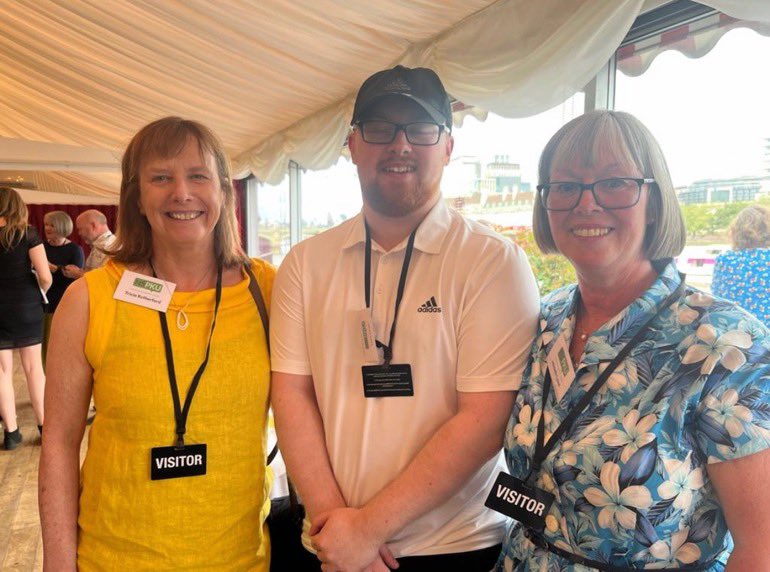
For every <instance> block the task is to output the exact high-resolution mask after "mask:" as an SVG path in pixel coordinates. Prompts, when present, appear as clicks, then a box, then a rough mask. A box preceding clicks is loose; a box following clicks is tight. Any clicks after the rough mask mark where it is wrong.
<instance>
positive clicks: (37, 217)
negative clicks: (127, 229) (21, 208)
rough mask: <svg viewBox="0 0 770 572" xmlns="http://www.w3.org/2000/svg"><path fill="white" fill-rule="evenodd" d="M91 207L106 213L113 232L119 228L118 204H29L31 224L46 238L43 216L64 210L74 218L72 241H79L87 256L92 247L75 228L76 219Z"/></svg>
mask: <svg viewBox="0 0 770 572" xmlns="http://www.w3.org/2000/svg"><path fill="white" fill-rule="evenodd" d="M90 209H96V210H98V211H101V212H102V213H104V216H106V217H107V226H109V227H110V230H111V231H112V232H115V229H116V228H117V217H118V207H117V206H116V205H27V210H28V211H29V224H30V225H31V226H34V227H35V228H36V229H37V230H38V232H39V233H40V238H42V239H43V240H45V232H44V230H43V217H44V216H45V214H46V213H49V212H51V211H64V212H65V213H67V214H68V215H70V218H72V225H73V230H72V234H71V235H70V236H69V237H68V238H69V239H70V240H71V241H72V242H76V243H78V244H79V245H80V246H82V247H83V252H85V254H86V256H88V253H89V252H90V250H91V248H90V247H89V246H88V245H87V244H86V243H85V242H84V241H83V239H82V238H80V236H78V231H77V230H76V229H75V226H74V225H75V219H76V218H77V217H78V215H79V214H80V213H82V212H83V211H87V210H90Z"/></svg>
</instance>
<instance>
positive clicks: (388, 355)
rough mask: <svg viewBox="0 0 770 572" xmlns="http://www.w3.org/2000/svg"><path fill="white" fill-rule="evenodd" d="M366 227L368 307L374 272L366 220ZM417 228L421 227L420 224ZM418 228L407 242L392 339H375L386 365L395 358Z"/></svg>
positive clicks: (392, 325) (365, 283) (365, 265)
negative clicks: (394, 342) (407, 279)
mask: <svg viewBox="0 0 770 572" xmlns="http://www.w3.org/2000/svg"><path fill="white" fill-rule="evenodd" d="M364 228H365V229H366V251H365V254H364V299H365V300H366V308H367V309H368V308H369V307H370V305H371V302H370V288H371V273H372V234H371V232H370V231H369V225H368V224H367V222H366V221H365V220H364ZM417 228H419V226H418V227H417ZM417 228H415V229H414V230H413V231H412V233H411V234H410V235H409V240H408V241H407V243H406V252H405V253H404V263H403V265H402V266H401V277H400V278H399V280H398V291H397V292H396V309H395V310H394V312H393V323H392V324H391V325H390V339H389V340H388V345H385V344H383V343H382V342H381V341H379V340H375V342H376V344H377V347H378V348H382V353H383V357H384V358H385V365H386V366H388V365H390V362H391V360H392V359H393V339H394V338H395V337H396V320H397V319H398V309H399V307H400V306H401V299H402V298H403V297H404V287H405V286H406V275H407V273H408V272H409V261H410V260H411V259H412V252H413V251H414V239H415V236H416V235H417Z"/></svg>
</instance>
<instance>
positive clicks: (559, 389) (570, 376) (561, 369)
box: [546, 336, 575, 402]
mask: <svg viewBox="0 0 770 572" xmlns="http://www.w3.org/2000/svg"><path fill="white" fill-rule="evenodd" d="M546 363H547V364H548V371H550V372H551V381H552V383H553V391H554V393H555V394H556V401H557V402H559V401H561V398H562V397H564V394H565V393H567V390H568V389H569V386H570V385H572V381H573V380H574V379H575V368H574V367H573V366H572V358H571V357H570V355H569V345H568V344H567V338H566V337H565V336H559V337H558V339H557V340H556V341H555V342H554V343H553V347H551V351H550V352H548V357H547V358H546Z"/></svg>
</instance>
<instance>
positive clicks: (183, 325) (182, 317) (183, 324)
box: [150, 263, 211, 332]
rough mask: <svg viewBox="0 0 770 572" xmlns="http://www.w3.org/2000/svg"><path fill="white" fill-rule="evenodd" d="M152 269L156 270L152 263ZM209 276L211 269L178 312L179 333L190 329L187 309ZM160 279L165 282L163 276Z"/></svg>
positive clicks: (177, 324) (177, 325)
mask: <svg viewBox="0 0 770 572" xmlns="http://www.w3.org/2000/svg"><path fill="white" fill-rule="evenodd" d="M150 267H151V268H153V271H155V270H154V268H155V267H154V266H153V265H152V263H151V264H150ZM156 274H157V273H156ZM209 275H211V270H210V269H209V270H208V272H206V273H205V274H204V275H203V276H202V277H201V279H200V280H199V281H198V283H197V284H196V285H195V288H193V289H192V295H191V296H190V297H189V298H188V299H187V302H185V303H184V306H182V307H181V308H179V309H178V310H177V311H176V327H177V329H178V330H179V331H181V332H184V331H185V330H186V329H187V328H189V327H190V318H188V317H187V312H186V310H187V307H188V306H189V305H190V303H191V302H192V301H193V299H194V298H195V296H197V295H198V293H199V292H200V290H199V288H200V287H201V286H202V285H203V283H204V282H205V281H206V278H208V277H209ZM158 278H160V279H161V280H163V278H161V276H158Z"/></svg>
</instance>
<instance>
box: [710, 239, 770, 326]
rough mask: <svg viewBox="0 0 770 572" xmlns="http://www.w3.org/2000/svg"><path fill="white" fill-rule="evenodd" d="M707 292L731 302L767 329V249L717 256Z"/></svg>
mask: <svg viewBox="0 0 770 572" xmlns="http://www.w3.org/2000/svg"><path fill="white" fill-rule="evenodd" d="M711 291H712V292H713V293H714V295H715V296H721V297H722V298H727V299H728V300H732V301H733V302H735V303H736V304H738V305H739V306H741V307H742V308H744V309H745V310H748V311H749V312H751V313H752V314H754V315H755V316H756V317H757V318H759V320H760V321H761V322H762V323H764V324H765V325H766V326H768V327H770V248H748V249H746V250H731V251H729V252H725V253H724V254H720V255H719V256H718V257H717V262H716V265H715V266H714V280H713V281H712V283H711Z"/></svg>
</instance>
